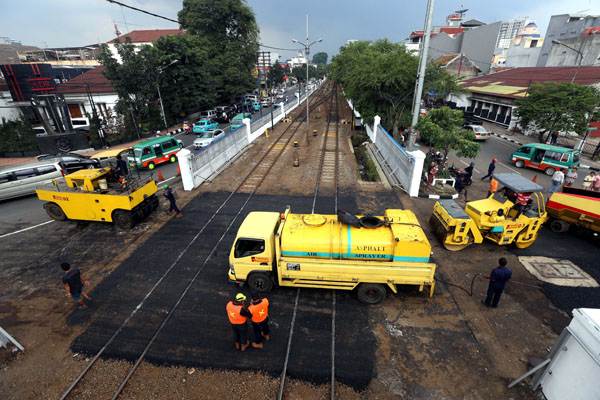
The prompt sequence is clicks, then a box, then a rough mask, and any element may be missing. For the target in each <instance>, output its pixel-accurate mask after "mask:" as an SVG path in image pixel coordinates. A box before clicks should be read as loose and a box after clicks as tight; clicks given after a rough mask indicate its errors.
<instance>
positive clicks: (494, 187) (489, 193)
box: [487, 178, 498, 197]
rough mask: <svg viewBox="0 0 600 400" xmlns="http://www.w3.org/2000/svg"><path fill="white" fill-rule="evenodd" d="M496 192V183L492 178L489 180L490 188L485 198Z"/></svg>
mask: <svg viewBox="0 0 600 400" xmlns="http://www.w3.org/2000/svg"><path fill="white" fill-rule="evenodd" d="M497 191H498V181H497V180H495V179H494V178H492V179H490V187H488V194H487V197H490V196H491V195H492V194H494V193H496V192H497Z"/></svg>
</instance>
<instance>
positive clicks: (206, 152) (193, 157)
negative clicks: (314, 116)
mask: <svg viewBox="0 0 600 400" xmlns="http://www.w3.org/2000/svg"><path fill="white" fill-rule="evenodd" d="M315 91H316V89H315V90H313V91H312V92H309V93H308V96H309V97H310V95H312V94H313V93H314V92H315ZM296 96H297V95H296ZM305 99H306V94H305V95H304V96H302V97H296V98H294V99H293V100H290V101H288V102H287V103H285V104H282V105H281V106H280V107H278V108H276V109H274V110H273V111H272V113H273V114H272V116H271V113H267V114H265V115H263V116H262V117H261V118H257V119H254V120H252V121H251V120H250V119H248V118H246V119H244V125H242V126H240V127H239V128H237V129H235V130H233V131H231V132H228V133H227V134H226V135H225V136H224V137H222V138H220V139H218V140H216V141H214V142H212V143H211V144H210V145H208V146H207V147H205V148H203V149H200V150H197V151H195V152H193V153H192V152H191V151H190V150H188V149H183V150H181V151H180V152H179V153H177V157H178V159H179V167H180V169H181V180H182V182H183V189H184V190H193V189H195V188H197V187H198V186H200V185H201V184H202V183H203V182H205V181H207V180H209V179H212V178H213V177H214V176H216V175H217V174H218V173H219V172H220V171H222V170H223V169H224V168H225V167H226V166H227V165H229V163H231V162H232V161H233V160H234V159H235V158H236V157H238V156H239V155H241V154H242V153H243V152H244V151H245V149H246V148H247V146H248V145H249V144H250V143H252V142H253V141H255V140H256V139H257V138H258V137H260V135H262V134H263V133H265V131H266V130H267V129H271V121H272V123H273V125H275V124H276V123H278V122H279V121H281V120H282V119H283V118H285V117H286V116H287V114H288V113H289V112H290V111H292V110H294V109H295V108H297V107H298V106H299V105H300V104H301V103H302V102H303V101H304V100H305ZM271 117H272V118H273V119H272V120H271Z"/></svg>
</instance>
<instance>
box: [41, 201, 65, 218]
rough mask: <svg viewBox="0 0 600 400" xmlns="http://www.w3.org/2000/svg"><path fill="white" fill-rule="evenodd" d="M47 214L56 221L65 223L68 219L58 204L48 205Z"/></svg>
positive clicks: (46, 206)
mask: <svg viewBox="0 0 600 400" xmlns="http://www.w3.org/2000/svg"><path fill="white" fill-rule="evenodd" d="M44 208H45V209H46V214H48V216H49V217H50V218H52V219H54V220H56V221H64V220H66V219H67V216H66V215H65V212H64V211H63V210H62V208H60V206H59V205H58V204H56V203H46V205H45V207H44Z"/></svg>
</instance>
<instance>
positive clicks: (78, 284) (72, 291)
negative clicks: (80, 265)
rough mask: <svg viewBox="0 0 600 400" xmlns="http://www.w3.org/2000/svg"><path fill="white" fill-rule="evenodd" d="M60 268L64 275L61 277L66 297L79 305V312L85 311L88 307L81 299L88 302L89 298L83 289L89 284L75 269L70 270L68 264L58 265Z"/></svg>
mask: <svg viewBox="0 0 600 400" xmlns="http://www.w3.org/2000/svg"><path fill="white" fill-rule="evenodd" d="M60 267H61V268H62V270H63V271H65V274H64V275H63V277H62V283H64V285H65V289H66V290H67V295H68V296H71V298H72V299H73V300H74V301H75V302H76V303H77V304H79V309H80V310H85V309H86V308H88V306H87V304H85V302H84V301H83V299H86V300H87V301H90V300H91V298H90V296H88V295H87V293H85V292H84V291H83V287H84V286H90V282H89V281H87V280H85V278H84V277H83V275H81V272H80V271H79V270H78V269H77V268H75V269H71V265H70V264H69V263H66V262H64V263H62V264H60Z"/></svg>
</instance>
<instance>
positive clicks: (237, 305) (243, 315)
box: [226, 293, 252, 351]
mask: <svg viewBox="0 0 600 400" xmlns="http://www.w3.org/2000/svg"><path fill="white" fill-rule="evenodd" d="M226 308H227V317H229V322H231V327H232V328H233V338H234V340H235V348H236V349H238V350H240V349H241V350H242V351H246V348H247V347H248V345H249V344H250V342H249V341H248V325H247V324H246V320H247V318H252V313H251V312H250V311H248V310H247V309H246V296H245V295H244V294H243V293H238V294H236V295H235V300H233V301H230V302H229V303H227V307H226Z"/></svg>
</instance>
